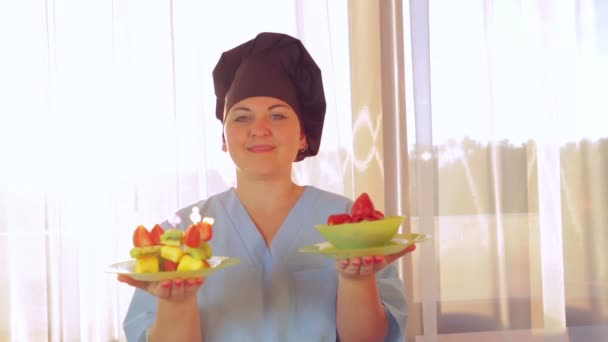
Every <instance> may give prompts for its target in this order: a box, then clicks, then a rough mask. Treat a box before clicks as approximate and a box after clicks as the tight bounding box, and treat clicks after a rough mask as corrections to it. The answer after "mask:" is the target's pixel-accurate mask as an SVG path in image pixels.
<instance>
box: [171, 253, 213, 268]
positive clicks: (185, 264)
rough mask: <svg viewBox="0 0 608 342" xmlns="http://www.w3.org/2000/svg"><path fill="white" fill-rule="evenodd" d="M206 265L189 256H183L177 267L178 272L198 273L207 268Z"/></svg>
mask: <svg viewBox="0 0 608 342" xmlns="http://www.w3.org/2000/svg"><path fill="white" fill-rule="evenodd" d="M207 265H208V264H207V263H206V262H205V261H203V260H196V259H194V258H193V257H192V256H191V255H188V254H186V255H184V256H183V257H182V259H181V260H180V261H179V265H177V270H178V271H198V270H201V269H203V268H207V267H206V266H207Z"/></svg>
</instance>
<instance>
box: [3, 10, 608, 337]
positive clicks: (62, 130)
mask: <svg viewBox="0 0 608 342" xmlns="http://www.w3.org/2000/svg"><path fill="white" fill-rule="evenodd" d="M393 24H394V25H393ZM261 31H275V32H284V33H287V34H290V35H293V36H296V37H298V38H300V39H301V40H302V41H303V42H304V44H305V45H306V46H307V48H308V49H309V51H310V53H311V54H312V55H313V57H314V58H315V59H316V61H317V62H318V64H319V66H320V67H321V69H322V70H323V78H324V82H325V91H326V97H327V102H328V111H327V116H326V123H325V127H324V135H323V141H322V144H321V152H320V153H319V155H318V156H317V157H316V158H309V159H307V160H305V161H304V162H302V163H299V164H297V166H296V169H295V171H294V177H295V179H296V180H297V181H298V182H300V183H306V184H312V185H315V186H318V187H320V188H323V189H326V190H330V191H335V192H337V193H341V194H345V195H347V196H349V197H355V195H356V194H358V193H360V192H362V191H367V192H369V193H370V194H372V197H373V198H374V199H376V201H377V203H378V205H379V206H380V208H381V209H385V210H386V211H387V213H393V214H404V215H408V216H410V217H411V219H410V220H409V221H408V223H407V224H406V225H405V226H404V230H411V231H414V232H423V233H427V234H430V235H431V236H432V240H431V241H429V242H426V243H424V244H422V245H420V248H419V250H418V251H417V252H416V253H414V254H413V255H412V256H411V257H408V258H405V259H404V260H403V262H402V263H401V266H402V275H403V278H404V286H405V290H406V291H407V294H408V298H409V302H410V319H409V324H408V341H417V342H419V341H505V340H506V341H511V340H513V341H515V340H517V341H519V340H522V341H541V340H543V341H544V340H545V339H549V338H550V339H551V340H556V341H568V340H569V341H584V342H588V341H591V342H593V341H604V340H605V336H608V335H607V334H608V328H607V325H608V297H607V295H606V294H607V293H608V263H607V262H606V260H607V257H608V255H607V253H606V252H605V248H604V246H605V245H606V244H607V243H608V229H607V223H608V211H607V210H606V209H607V207H606V203H607V200H608V198H607V197H608V183H607V181H606V177H605V175H606V174H608V133H606V132H607V131H606V129H605V128H604V127H608V125H607V124H606V122H607V120H606V116H607V115H608V102H607V100H606V96H605V95H603V94H604V92H605V91H604V89H608V84H607V83H608V81H607V80H608V6H606V3H605V2H604V1H602V0H562V1H550V0H534V1H525V2H524V1H516V0H471V1H458V2H456V1H447V0H437V1H432V2H430V3H429V2H427V1H426V0H410V1H397V0H388V1H383V2H380V1H365V0H351V1H346V0H332V1H329V0H313V1H303V0H291V1H285V0H273V1H271V0H265V1H261V0H258V1H255V2H252V1H245V0H243V1H236V0H232V1H221V2H219V1H214V2H202V1H195V0H180V1H171V0H163V1H142V0H139V1H135V0H126V1H97V2H93V1H89V2H82V1H68V0H45V1H43V0H38V1H34V0H23V1H3V2H0V46H2V52H1V53H0V261H2V264H3V265H4V268H3V272H0V341H118V340H124V335H123V332H122V328H121V324H122V320H123V319H124V316H125V313H126V308H127V306H128V304H129V300H130V296H131V294H132V289H130V288H128V287H127V286H124V285H122V284H118V283H117V282H116V280H115V278H114V277H113V276H110V275H107V274H105V273H104V272H103V269H104V268H105V266H107V265H108V264H110V263H113V262H116V261H118V260H122V259H124V258H125V256H126V255H127V254H126V253H127V252H126V251H128V249H129V248H130V244H131V233H132V230H133V229H134V227H135V226H136V225H137V224H145V225H148V226H150V225H152V224H153V223H156V222H158V221H160V220H163V219H166V218H168V217H170V216H172V214H173V212H174V211H175V210H176V209H177V208H180V207H183V206H185V205H187V204H189V203H192V202H194V201H197V200H199V199H200V198H205V197H207V196H209V195H212V194H215V193H218V192H221V191H223V190H224V189H226V188H227V187H228V186H231V185H232V184H233V182H234V172H233V169H232V164H231V161H230V159H229V158H228V156H227V155H226V154H225V153H224V152H222V151H221V149H220V147H221V126H220V123H219V122H218V121H217V120H216V119H215V116H214V110H215V96H214V92H213V84H212V79H211V70H212V69H213V67H214V66H215V63H216V62H217V60H218V58H219V56H220V54H221V52H223V51H224V50H226V49H229V48H231V47H233V46H235V45H237V44H240V43H242V42H244V41H246V40H248V39H251V38H253V37H254V36H255V34H257V33H258V32H261ZM387 61H388V62H387ZM391 81H395V82H391ZM399 104H401V105H399ZM399 175H401V176H402V177H401V176H399Z"/></svg>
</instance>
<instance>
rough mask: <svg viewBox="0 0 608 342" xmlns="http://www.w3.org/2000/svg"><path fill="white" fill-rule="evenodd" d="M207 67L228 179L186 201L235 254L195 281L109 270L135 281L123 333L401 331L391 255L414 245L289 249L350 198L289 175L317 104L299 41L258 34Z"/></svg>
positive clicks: (311, 335)
mask: <svg viewBox="0 0 608 342" xmlns="http://www.w3.org/2000/svg"><path fill="white" fill-rule="evenodd" d="M213 77H214V85H215V90H216V96H217V107H216V116H217V118H218V119H219V120H220V121H221V122H222V123H223V126H224V131H223V132H224V135H223V138H224V141H223V147H222V148H223V150H224V151H226V152H228V153H229V154H230V157H231V158H232V160H233V161H234V164H235V166H236V176H237V177H236V187H235V188H231V189H229V190H227V191H226V192H223V193H220V194H217V195H214V196H211V197H210V198H208V199H206V200H203V201H200V202H198V203H195V204H194V205H193V206H197V207H198V208H200V212H201V214H202V215H203V216H210V217H214V218H215V224H214V236H213V239H212V240H211V245H212V247H213V251H214V254H215V255H224V256H231V257H237V258H239V259H240V260H241V263H240V264H239V265H237V266H234V267H230V268H227V269H225V270H221V271H219V272H217V273H214V274H213V275H212V276H210V277H209V278H208V279H205V280H203V279H186V280H181V279H175V280H172V281H162V282H158V283H145V282H139V281H135V280H133V279H131V278H128V277H124V276H120V277H119V280H120V281H123V282H126V283H128V284H130V285H132V286H135V287H137V290H136V291H135V294H134V297H133V300H132V303H131V306H130V308H129V312H128V313H127V317H126V319H125V322H124V329H125V332H126V335H127V337H128V339H129V340H143V339H145V337H148V339H149V340H150V341H164V340H167V341H201V340H205V341H336V340H337V339H339V340H341V341H353V340H356V341H360V340H368V341H381V340H386V341H402V340H403V334H404V330H405V320H406V315H407V310H406V302H405V297H404V294H403V286H402V284H401V281H400V279H399V277H398V274H397V270H396V267H395V265H394V264H391V262H392V261H394V260H395V259H397V258H398V257H400V256H402V255H404V254H405V253H407V252H410V251H412V250H413V249H414V248H415V247H412V248H410V249H407V250H405V251H403V252H402V253H399V254H396V255H391V256H369V257H363V258H353V259H350V260H338V261H333V260H331V259H328V258H323V257H319V256H314V255H307V254H302V253H298V251H297V250H298V248H299V247H301V246H305V245H309V244H313V243H318V242H320V241H323V239H322V237H321V236H320V235H319V233H318V232H317V231H316V230H315V229H314V225H315V224H318V223H320V222H325V221H326V220H327V217H328V216H329V215H331V214H335V213H340V212H347V211H349V209H350V206H351V205H352V201H350V200H349V199H347V198H345V197H343V196H339V195H336V194H332V193H329V192H325V191H322V190H320V189H317V188H315V187H312V186H300V185H297V184H295V183H294V182H293V181H292V179H291V171H292V163H293V162H294V161H300V160H302V159H304V158H306V157H309V156H314V155H316V154H317V152H318V149H319V144H320V140H321V132H322V127H323V120H324V117H325V107H326V105H325V97H324V94H323V85H322V80H321V72H320V70H319V68H318V67H317V65H316V64H315V62H314V61H313V59H312V58H311V57H310V55H309V54H308V52H307V51H306V49H305V48H304V46H303V45H302V44H301V42H300V41H299V40H297V39H294V38H292V37H290V36H287V35H283V34H276V33H261V34H259V35H258V36H257V37H256V38H254V39H253V40H251V41H248V42H246V43H244V44H242V45H240V46H238V47H236V48H234V49H232V50H229V51H227V52H224V53H223V54H222V57H221V58H220V60H219V62H218V64H217V66H216V68H215V69H214V72H213ZM193 206H188V207H185V208H183V209H182V210H181V211H179V212H178V215H179V216H180V217H187V216H188V213H189V212H190V211H191V209H192V207H193ZM186 225H187V223H184V224H183V225H182V227H180V228H182V229H184V228H186ZM164 226H165V228H168V225H167V224H166V223H165V224H164ZM203 283H204V284H203Z"/></svg>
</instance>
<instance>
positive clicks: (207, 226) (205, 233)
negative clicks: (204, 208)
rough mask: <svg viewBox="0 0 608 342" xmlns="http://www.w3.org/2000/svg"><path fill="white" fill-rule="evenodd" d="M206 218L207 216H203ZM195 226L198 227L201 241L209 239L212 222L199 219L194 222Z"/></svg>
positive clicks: (211, 232)
mask: <svg viewBox="0 0 608 342" xmlns="http://www.w3.org/2000/svg"><path fill="white" fill-rule="evenodd" d="M205 219H207V218H205ZM196 228H198V230H199V232H200V234H201V240H202V241H209V240H211V238H212V237H213V224H212V223H209V221H205V220H203V221H201V222H199V223H197V224H196Z"/></svg>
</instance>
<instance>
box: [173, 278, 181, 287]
mask: <svg viewBox="0 0 608 342" xmlns="http://www.w3.org/2000/svg"><path fill="white" fill-rule="evenodd" d="M173 285H175V286H182V281H181V279H176V280H174V281H173Z"/></svg>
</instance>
